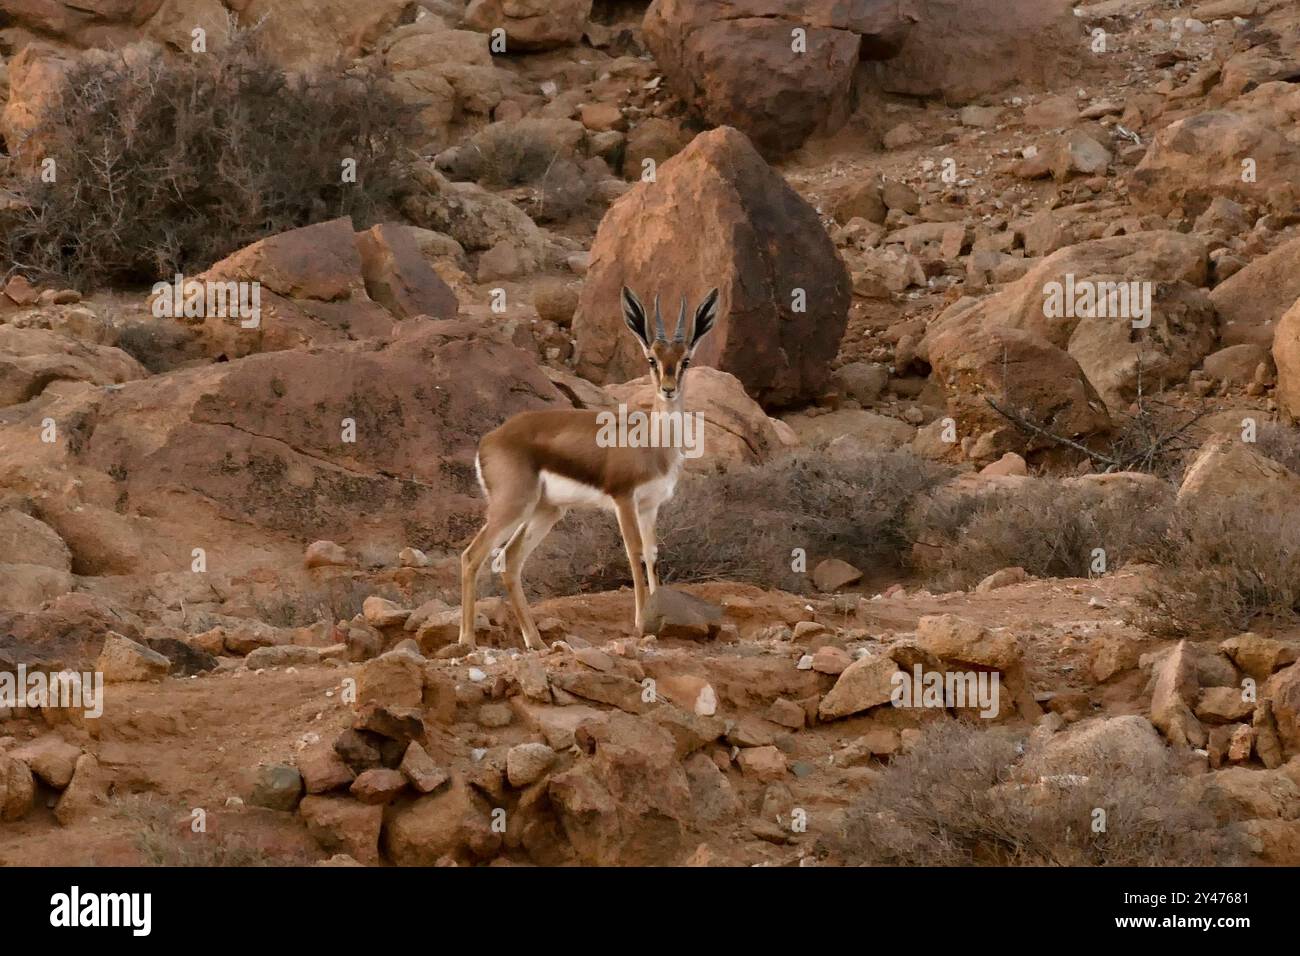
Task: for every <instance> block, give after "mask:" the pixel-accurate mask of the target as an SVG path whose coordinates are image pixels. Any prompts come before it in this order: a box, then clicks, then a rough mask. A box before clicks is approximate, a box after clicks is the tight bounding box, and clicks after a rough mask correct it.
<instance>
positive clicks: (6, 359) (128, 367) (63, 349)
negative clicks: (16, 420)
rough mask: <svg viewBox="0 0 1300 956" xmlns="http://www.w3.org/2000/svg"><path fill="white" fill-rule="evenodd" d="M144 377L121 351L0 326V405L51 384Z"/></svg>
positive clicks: (117, 381)
mask: <svg viewBox="0 0 1300 956" xmlns="http://www.w3.org/2000/svg"><path fill="white" fill-rule="evenodd" d="M146 375H148V372H147V371H145V369H144V368H143V367H142V366H141V365H140V363H139V362H137V361H136V360H135V359H133V358H132V357H131V356H130V355H128V354H126V353H125V352H123V351H122V350H121V349H116V348H111V347H109V346H106V345H94V344H92V343H88V342H80V341H78V340H76V339H72V338H69V337H67V336H66V335H63V334H61V333H59V332H54V331H52V330H50V329H24V328H19V327H17V326H13V325H0V408H3V407H5V406H6V405H17V404H19V403H21V402H26V401H28V400H29V399H32V398H35V397H36V396H37V395H39V394H41V392H43V391H44V390H45V389H46V388H47V387H48V386H49V385H50V384H51V383H53V382H89V383H90V384H92V385H120V384H121V383H123V382H130V381H134V380H136V379H140V378H144V377H145V376H146Z"/></svg>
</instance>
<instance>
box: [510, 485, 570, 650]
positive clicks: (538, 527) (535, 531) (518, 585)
mask: <svg viewBox="0 0 1300 956" xmlns="http://www.w3.org/2000/svg"><path fill="white" fill-rule="evenodd" d="M562 517H564V510H563V509H562V508H557V507H555V506H554V505H548V504H541V505H538V506H537V508H536V509H535V510H534V511H533V514H532V517H531V518H529V519H528V523H527V524H526V525H525V526H524V528H523V533H522V534H517V535H515V536H514V537H513V538H512V539H511V540H510V543H509V544H507V545H506V553H505V572H504V573H503V574H502V580H503V581H504V582H505V586H506V594H507V595H508V596H509V598H510V606H511V608H513V609H514V612H515V620H517V621H518V622H519V630H520V631H521V632H522V633H523V635H524V644H525V645H527V646H528V647H529V648H531V649H533V650H541V649H544V648H545V647H546V644H545V643H543V641H542V636H541V634H539V633H538V632H537V625H536V624H535V623H533V615H532V613H531V612H530V611H529V610H528V598H527V597H526V596H525V595H524V585H523V577H522V575H523V570H524V563H525V562H526V561H527V560H528V556H529V555H530V554H532V553H533V549H535V548H536V547H537V546H538V545H539V544H541V543H542V539H544V538H545V537H546V536H547V535H548V534H550V532H551V529H552V528H554V527H555V523H556V522H557V521H559V520H560V519H561V518H562Z"/></svg>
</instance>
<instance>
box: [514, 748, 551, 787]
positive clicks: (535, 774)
mask: <svg viewBox="0 0 1300 956" xmlns="http://www.w3.org/2000/svg"><path fill="white" fill-rule="evenodd" d="M555 756H556V754H555V751H554V750H552V749H551V748H550V747H548V746H546V744H539V743H528V744H519V745H517V746H514V747H511V748H510V749H509V750H508V751H507V752H506V779H507V780H509V781H510V786H512V787H526V786H528V785H529V784H530V783H536V782H537V781H538V780H540V779H541V778H542V775H543V774H545V773H546V771H547V770H549V769H550V767H551V764H553V763H554V762H555Z"/></svg>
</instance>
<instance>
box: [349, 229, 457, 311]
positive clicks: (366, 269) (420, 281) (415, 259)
mask: <svg viewBox="0 0 1300 956" xmlns="http://www.w3.org/2000/svg"><path fill="white" fill-rule="evenodd" d="M356 240H357V250H358V252H359V253H360V255H361V273H362V276H363V277H364V280H365V285H366V292H367V293H368V294H369V295H370V298H372V299H374V300H375V301H376V302H378V303H379V304H380V305H382V306H383V307H384V308H385V309H387V310H388V311H389V312H391V313H392V314H393V315H394V316H395V317H397V318H399V319H409V318H411V317H412V316H416V315H427V316H430V317H432V318H435V319H450V318H455V316H456V312H457V310H458V308H459V306H458V304H457V302H456V295H455V293H453V292H452V291H451V289H450V288H448V286H447V283H445V282H443V281H442V279H441V278H439V276H438V273H436V272H434V271H433V269H432V268H431V267H430V266H429V263H428V261H427V260H426V259H425V258H424V256H423V255H421V253H420V249H419V247H418V246H417V245H416V244H415V239H414V238H413V237H412V236H411V231H410V229H409V228H408V227H406V226H403V225H399V224H396V223H381V224H379V225H377V226H373V227H371V228H370V229H367V230H366V231H365V232H359V233H357V234H356Z"/></svg>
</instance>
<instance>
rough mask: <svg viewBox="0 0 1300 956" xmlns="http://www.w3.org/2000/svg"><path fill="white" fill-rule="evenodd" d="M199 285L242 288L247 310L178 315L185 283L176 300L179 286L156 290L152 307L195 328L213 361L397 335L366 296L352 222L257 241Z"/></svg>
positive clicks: (336, 222)
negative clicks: (252, 308) (256, 311)
mask: <svg viewBox="0 0 1300 956" xmlns="http://www.w3.org/2000/svg"><path fill="white" fill-rule="evenodd" d="M196 281H197V282H201V283H205V286H204V287H203V288H204V291H205V292H206V290H207V289H209V288H211V289H215V288H218V287H222V286H224V284H227V283H232V282H233V283H244V284H245V285H243V286H240V287H236V288H238V289H239V292H238V293H237V294H239V295H240V296H241V298H240V300H239V301H240V302H241V306H242V310H234V309H230V308H227V309H224V310H222V309H221V308H220V306H219V304H217V303H216V302H215V299H214V302H213V304H214V305H216V306H217V307H216V308H212V309H211V310H209V308H208V306H207V304H206V303H205V306H204V309H203V310H202V311H203V312H204V313H205V314H202V315H199V316H192V317H185V316H184V315H177V313H178V311H179V310H178V308H177V306H178V304H180V303H178V301H177V300H178V299H181V300H182V301H183V298H182V297H183V296H184V295H185V293H186V291H187V289H189V288H194V287H192V286H190V285H189V284H188V283H184V284H182V286H181V292H180V294H179V295H178V294H177V292H176V286H175V284H174V283H172V284H165V285H166V287H165V288H164V285H159V286H158V287H157V291H156V293H155V295H154V297H153V298H152V299H151V308H152V310H153V312H154V314H155V315H165V316H171V317H173V318H176V319H177V321H185V322H192V323H194V324H196V325H197V327H198V329H199V331H200V332H201V337H202V339H203V341H204V343H205V347H206V351H207V352H208V354H210V355H212V356H218V355H224V356H226V357H227V358H237V357H239V356H243V355H250V354H252V353H254V352H271V351H277V350H281V349H296V348H306V347H310V346H312V345H323V344H326V343H330V342H341V341H347V340H349V339H359V338H366V337H370V336H388V335H389V334H391V332H392V327H393V317H392V315H390V314H389V313H388V312H387V311H386V310H385V309H384V308H383V307H381V306H380V305H378V304H377V303H375V302H374V301H372V300H371V299H370V297H369V296H368V295H367V294H366V281H365V276H364V274H363V273H362V267H361V254H360V252H359V251H358V248H357V240H356V236H355V234H354V232H353V230H352V223H351V220H349V219H347V218H342V219H333V220H330V221H328V222H321V223H316V224H314V225H311V226H303V227H302V228H299V229H290V230H288V231H287V232H282V233H278V234H276V235H273V236H268V237H267V238H265V239H259V240H258V241H257V242H254V243H252V244H251V245H248V246H245V247H244V248H242V249H240V250H238V251H236V252H233V253H231V254H230V255H229V256H227V257H226V258H224V259H222V260H221V261H220V262H217V263H216V264H215V265H213V266H212V267H211V268H210V269H208V270H207V271H206V272H204V273H202V274H201V275H199V276H198V277H197V278H196ZM253 283H256V284H257V285H256V286H254V285H253ZM225 287H227V288H228V286H225ZM254 290H256V294H257V298H256V300H254V299H253V292H254ZM250 305H256V306H257V308H258V309H259V314H257V315H256V316H253V315H249V314H247V311H246V310H248V308H249V306H250ZM209 312H211V313H212V314H208V313H209ZM223 312H224V314H223Z"/></svg>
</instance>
